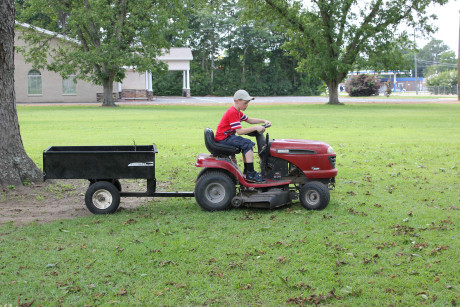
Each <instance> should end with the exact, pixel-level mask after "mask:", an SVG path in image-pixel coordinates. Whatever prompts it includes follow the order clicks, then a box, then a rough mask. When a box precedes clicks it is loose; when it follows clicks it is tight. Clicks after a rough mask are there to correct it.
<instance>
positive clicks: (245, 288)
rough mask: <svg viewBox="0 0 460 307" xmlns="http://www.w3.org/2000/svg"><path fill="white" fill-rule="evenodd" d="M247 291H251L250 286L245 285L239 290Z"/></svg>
mask: <svg viewBox="0 0 460 307" xmlns="http://www.w3.org/2000/svg"><path fill="white" fill-rule="evenodd" d="M249 289H252V285H251V284H247V285H245V286H243V287H241V288H240V290H249Z"/></svg>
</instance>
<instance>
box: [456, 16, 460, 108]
mask: <svg viewBox="0 0 460 307" xmlns="http://www.w3.org/2000/svg"><path fill="white" fill-rule="evenodd" d="M458 13H459V14H460V11H458ZM458 20H459V21H458V54H457V61H458V63H457V73H458V74H457V99H458V100H459V101H460V17H459V19H458Z"/></svg>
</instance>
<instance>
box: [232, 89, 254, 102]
mask: <svg viewBox="0 0 460 307" xmlns="http://www.w3.org/2000/svg"><path fill="white" fill-rule="evenodd" d="M233 100H254V97H251V96H249V94H248V92H246V91H245V90H238V91H236V92H235V95H233Z"/></svg>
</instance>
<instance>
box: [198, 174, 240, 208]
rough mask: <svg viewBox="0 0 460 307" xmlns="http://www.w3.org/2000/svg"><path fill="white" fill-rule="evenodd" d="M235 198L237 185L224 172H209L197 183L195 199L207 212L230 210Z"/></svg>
mask: <svg viewBox="0 0 460 307" xmlns="http://www.w3.org/2000/svg"><path fill="white" fill-rule="evenodd" d="M233 197H235V184H234V183H233V180H232V179H231V178H230V177H229V176H228V175H227V174H225V173H223V172H219V171H217V172H216V171H209V172H207V173H205V174H203V175H201V176H200V177H199V178H198V179H197V181H196V185H195V199H196V201H197V203H198V204H199V205H200V207H201V208H203V209H204V210H206V211H222V210H228V209H230V207H231V206H232V199H233Z"/></svg>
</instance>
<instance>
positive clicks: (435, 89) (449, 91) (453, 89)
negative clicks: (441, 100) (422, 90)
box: [426, 85, 458, 95]
mask: <svg viewBox="0 0 460 307" xmlns="http://www.w3.org/2000/svg"><path fill="white" fill-rule="evenodd" d="M426 89H427V90H428V92H430V94H432V95H458V92H457V91H458V87H457V86H456V85H453V86H443V85H439V86H427V87H426Z"/></svg>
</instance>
